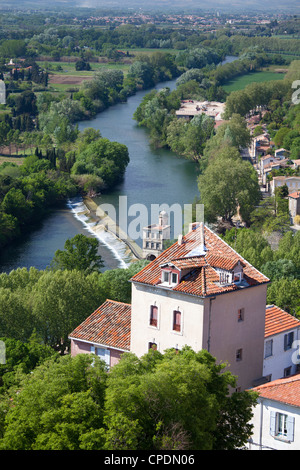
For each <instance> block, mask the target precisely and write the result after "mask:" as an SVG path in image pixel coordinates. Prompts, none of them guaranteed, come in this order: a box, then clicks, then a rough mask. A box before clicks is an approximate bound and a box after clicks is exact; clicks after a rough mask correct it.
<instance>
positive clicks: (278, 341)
mask: <svg viewBox="0 0 300 470" xmlns="http://www.w3.org/2000/svg"><path fill="white" fill-rule="evenodd" d="M161 222H162V221H161ZM154 229H155V230H154V232H155V233H157V227H154ZM130 282H131V286H132V302H131V304H125V303H121V302H116V301H112V300H109V299H108V300H106V301H105V302H104V303H103V304H102V305H101V306H99V308H98V309H97V310H96V311H95V312H93V313H91V315H90V316H89V317H88V318H87V319H86V320H84V321H83V322H82V323H81V324H80V325H78V326H77V327H76V328H75V329H74V331H72V332H71V333H70V335H69V338H70V340H71V355H73V356H74V355H77V354H80V353H86V354H91V353H92V354H96V355H98V356H100V357H101V358H102V359H103V360H104V361H105V362H106V364H107V366H108V368H111V367H113V366H114V365H115V364H116V363H117V362H118V361H119V360H120V358H121V356H122V354H123V353H125V352H129V351H130V352H132V353H134V354H136V355H137V356H138V357H141V356H142V355H144V354H145V353H147V352H148V351H149V349H150V348H155V349H157V350H159V351H161V352H162V353H163V352H164V351H165V350H166V349H169V348H174V349H175V350H180V349H181V348H183V347H184V346H185V345H189V346H190V347H191V348H192V349H193V350H195V351H199V350H201V349H206V350H207V351H208V352H210V353H211V354H212V355H213V356H214V357H215V358H216V360H217V362H225V363H227V364H228V365H227V367H226V369H225V370H227V368H229V370H230V371H231V372H232V373H233V374H234V375H235V376H237V383H236V391H243V390H249V389H252V390H255V391H257V392H258V394H259V398H258V402H257V406H255V407H254V410H253V413H254V414H253V419H252V423H253V426H254V427H253V433H252V436H251V439H250V441H249V442H248V448H249V449H290V450H291V449H296V448H297V447H298V448H299V446H300V398H299V397H300V374H299V375H298V371H299V365H298V363H299V362H300V360H299V355H298V347H297V346H298V341H299V339H300V321H299V320H298V319H297V318H295V317H294V316H292V315H291V314H289V313H288V312H285V311H283V310H282V309H280V308H278V307H277V306H275V305H266V291H267V286H268V283H269V279H268V278H267V277H266V276H264V275H263V274H262V273H261V272H259V271H258V270H257V269H256V268H254V267H253V266H252V265H251V264H250V263H248V262H247V261H246V260H245V259H243V258H242V257H241V256H240V255H239V254H238V253H237V252H236V251H235V250H234V249H233V248H232V247H230V246H229V245H228V244H227V243H225V242H224V240H223V239H221V238H220V237H219V236H218V235H216V234H215V233H214V232H213V231H212V230H211V229H209V228H208V227H207V226H205V225H204V224H203V223H193V224H190V227H189V231H188V233H187V234H186V235H182V236H179V237H178V241H176V242H175V243H174V244H172V245H171V246H170V247H169V248H167V249H166V250H164V251H162V252H161V253H160V254H158V256H157V257H155V258H154V259H153V260H152V261H151V262H150V263H149V264H147V265H146V266H145V267H144V268H143V269H142V270H141V271H140V272H138V273H137V274H136V275H134V276H133V277H132V279H131V281H130ZM195 412H196V410H195Z"/></svg>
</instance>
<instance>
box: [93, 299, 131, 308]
mask: <svg viewBox="0 0 300 470" xmlns="http://www.w3.org/2000/svg"><path fill="white" fill-rule="evenodd" d="M105 302H111V303H114V304H121V305H130V307H131V304H129V303H128V302H120V301H119V300H112V299H106V300H105ZM105 302H104V303H105ZM100 307H101V305H100Z"/></svg>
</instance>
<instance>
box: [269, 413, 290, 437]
mask: <svg viewBox="0 0 300 470" xmlns="http://www.w3.org/2000/svg"><path fill="white" fill-rule="evenodd" d="M294 426H295V418H294V417H293V416H290V415H287V414H285V413H279V412H277V411H271V419H270V434H271V436H273V437H275V438H276V439H281V440H285V441H289V442H291V441H293V440H294Z"/></svg>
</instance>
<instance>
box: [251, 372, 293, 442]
mask: <svg viewBox="0 0 300 470" xmlns="http://www.w3.org/2000/svg"><path fill="white" fill-rule="evenodd" d="M252 390H253V391H255V392H257V393H258V394H259V397H258V400H257V405H256V406H255V407H254V409H253V418H252V420H251V424H252V425H253V432H252V436H251V438H250V440H249V443H248V446H247V447H248V448H249V449H250V450H299V449H300V375H294V376H292V377H287V378H283V379H278V380H274V381H272V382H269V383H266V384H264V385H261V386H259V387H255V388H253V389H252Z"/></svg>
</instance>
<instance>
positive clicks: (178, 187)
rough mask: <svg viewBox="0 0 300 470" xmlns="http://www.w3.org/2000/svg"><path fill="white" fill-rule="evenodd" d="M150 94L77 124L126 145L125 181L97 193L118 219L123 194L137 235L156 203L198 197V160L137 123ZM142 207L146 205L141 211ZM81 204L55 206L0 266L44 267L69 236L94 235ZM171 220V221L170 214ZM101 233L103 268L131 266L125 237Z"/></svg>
mask: <svg viewBox="0 0 300 470" xmlns="http://www.w3.org/2000/svg"><path fill="white" fill-rule="evenodd" d="M227 60H232V58H228V59H227ZM166 86H168V87H169V88H170V89H173V88H175V86H176V80H172V81H170V82H165V83H163V84H159V85H158V86H157V87H156V88H157V89H160V88H163V87H166ZM147 93H149V90H147V91H141V92H138V93H136V95H134V96H131V97H130V98H128V100H127V102H126V103H122V104H118V105H115V106H112V107H111V108H109V109H107V110H106V111H104V112H102V113H100V114H99V115H97V117H96V118H95V119H93V120H89V121H84V122H81V123H79V129H80V130H83V129H84V128H86V127H93V128H94V129H99V130H100V132H101V135H102V137H106V138H108V139H109V140H111V141H117V142H120V143H123V144H125V145H126V146H127V147H128V150H129V157H130V163H129V165H128V167H127V169H126V172H125V175H124V179H123V181H122V182H121V183H120V184H119V185H118V186H117V187H116V188H114V190H113V191H111V192H110V193H108V194H105V195H102V196H101V197H100V198H97V199H96V202H97V204H110V205H111V206H112V207H113V208H114V209H115V211H116V214H117V215H116V216H117V223H118V222H119V217H120V215H121V214H119V202H120V198H122V201H123V202H124V201H125V202H126V206H127V208H128V212H127V213H126V214H124V211H122V216H123V219H122V220H124V217H125V219H126V220H127V221H128V225H129V226H130V225H131V226H133V227H134V228H135V232H136V233H137V234H138V235H140V234H141V229H142V226H143V225H146V224H148V223H151V222H156V221H157V220H153V219H152V218H151V214H152V213H153V211H152V208H153V207H154V208H155V209H157V206H153V205H155V204H156V205H162V204H165V205H167V206H168V207H170V208H172V207H174V206H173V205H174V204H175V206H176V207H178V206H180V207H181V208H183V207H184V205H185V204H191V203H192V202H193V200H194V198H195V197H196V196H198V187H197V171H196V166H195V164H194V163H193V162H190V161H187V160H186V159H184V158H182V157H178V156H177V155H176V154H173V153H172V152H170V151H168V150H164V149H153V148H151V146H150V144H149V139H148V134H147V130H145V129H143V128H140V127H138V126H137V124H136V121H135V120H134V119H133V114H134V111H135V110H136V108H137V107H138V105H139V104H140V102H141V100H142V99H143V97H144V96H145V94H147ZM135 204H139V205H140V206H138V207H137V206H135ZM122 207H124V204H123V205H122ZM141 208H142V209H143V208H144V209H145V210H144V211H142V212H141V211H140V209H141ZM162 208H163V207H162ZM82 209H83V205H82V201H81V199H80V198H78V199H76V198H75V199H73V200H71V201H69V203H68V204H67V205H66V207H65V208H62V209H59V210H55V211H53V212H52V213H51V214H50V215H49V216H48V217H47V218H45V219H44V220H42V221H41V223H40V225H39V226H38V227H36V228H35V229H34V230H32V231H31V232H30V233H28V234H26V235H25V236H24V237H23V238H22V239H21V240H20V241H18V242H15V243H14V244H12V245H11V246H9V247H7V248H6V250H5V253H2V254H1V256H0V271H2V272H9V271H11V270H12V269H16V268H18V267H26V268H29V267H30V266H34V267H36V268H37V269H45V268H46V267H47V266H48V265H49V264H50V263H51V260H52V259H53V256H54V253H55V251H56V250H57V249H63V248H64V243H65V241H66V240H67V239H68V238H71V237H74V236H75V235H76V234H78V233H84V234H86V235H90V236H95V233H94V232H93V230H92V225H93V224H94V222H93V221H92V220H89V219H88V218H87V217H86V216H84V215H82V214H81V211H82ZM130 211H132V213H130ZM170 222H171V224H172V222H173V221H172V219H171V220H170ZM173 225H174V224H173ZM122 228H124V227H122ZM129 235H130V233H129ZM174 235H175V236H176V235H177V234H174V231H171V238H172V237H173V236H174ZM97 237H98V239H99V253H100V254H101V256H102V258H103V261H104V264H105V269H114V268H117V267H125V266H126V265H128V263H129V262H130V257H128V250H127V251H126V246H125V245H124V244H123V243H122V242H120V241H119V240H117V239H115V238H114V237H113V236H112V235H110V234H108V233H103V234H101V235H97ZM136 242H137V243H138V244H139V245H140V246H141V238H137V239H136Z"/></svg>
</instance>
